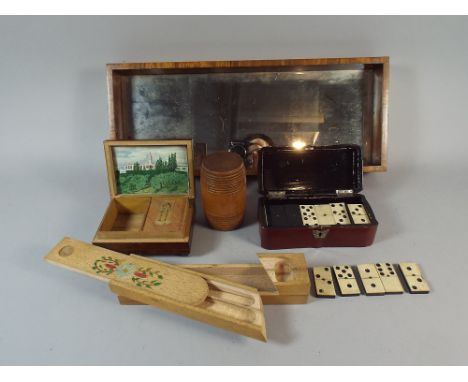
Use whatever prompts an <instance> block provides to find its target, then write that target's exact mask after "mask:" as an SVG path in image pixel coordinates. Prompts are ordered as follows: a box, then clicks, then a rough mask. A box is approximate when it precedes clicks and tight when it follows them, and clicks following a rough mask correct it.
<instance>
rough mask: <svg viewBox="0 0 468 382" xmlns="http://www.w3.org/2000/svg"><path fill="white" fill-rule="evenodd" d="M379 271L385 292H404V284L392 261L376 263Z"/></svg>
mask: <svg viewBox="0 0 468 382" xmlns="http://www.w3.org/2000/svg"><path fill="white" fill-rule="evenodd" d="M375 266H376V268H377V271H378V272H379V277H380V280H381V281H382V284H383V286H384V288H385V293H395V294H397V293H403V292H404V291H405V290H404V289H403V285H401V282H400V279H399V277H398V275H397V273H396V270H395V268H394V267H393V265H392V264H390V263H377V264H375Z"/></svg>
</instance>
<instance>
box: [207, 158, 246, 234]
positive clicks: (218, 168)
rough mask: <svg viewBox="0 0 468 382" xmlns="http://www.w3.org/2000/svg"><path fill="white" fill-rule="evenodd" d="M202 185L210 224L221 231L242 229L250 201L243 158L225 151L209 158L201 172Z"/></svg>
mask: <svg viewBox="0 0 468 382" xmlns="http://www.w3.org/2000/svg"><path fill="white" fill-rule="evenodd" d="M200 185H201V194H202V202H203V210H204V211H205V216H206V219H207V220H208V223H209V224H210V225H211V226H212V227H213V228H214V229H218V230H221V231H229V230H232V229H235V228H237V227H239V225H240V224H241V223H242V220H243V219H244V213H245V206H246V198H247V196H246V178H245V166H244V161H243V160H242V158H241V157H240V156H239V155H238V154H236V153H230V152H225V151H223V152H216V153H213V154H210V155H208V156H206V157H205V159H204V160H203V162H202V165H201V169H200Z"/></svg>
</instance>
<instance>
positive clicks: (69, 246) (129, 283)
mask: <svg viewBox="0 0 468 382" xmlns="http://www.w3.org/2000/svg"><path fill="white" fill-rule="evenodd" d="M45 259H46V260H47V261H49V262H51V263H53V264H56V265H59V266H62V267H64V268H68V269H70V270H74V271H78V272H80V273H84V274H86V275H87V276H91V277H94V278H97V279H100V280H104V281H110V282H119V283H120V284H121V285H125V287H126V288H127V289H131V290H137V291H138V292H139V293H143V294H145V295H147V296H148V297H152V298H157V297H158V296H160V297H167V298H170V299H172V300H175V301H177V302H179V303H183V304H190V305H199V304H201V303H202V302H203V301H205V299H206V297H207V296H208V284H207V283H206V281H205V280H204V279H203V278H202V277H200V276H198V275H197V274H196V273H193V272H187V271H185V270H183V269H181V268H178V267H175V266H172V265H169V264H165V263H162V262H159V261H155V260H153V261H147V260H145V259H143V258H139V257H129V256H126V255H122V254H120V253H117V252H113V251H109V250H107V249H104V248H100V247H96V246H93V245H90V244H86V243H83V242H80V241H77V240H73V239H71V238H65V239H63V240H62V241H61V242H60V243H58V244H57V245H56V246H55V247H54V248H53V249H52V250H51V251H50V252H49V254H48V255H47V256H46V257H45Z"/></svg>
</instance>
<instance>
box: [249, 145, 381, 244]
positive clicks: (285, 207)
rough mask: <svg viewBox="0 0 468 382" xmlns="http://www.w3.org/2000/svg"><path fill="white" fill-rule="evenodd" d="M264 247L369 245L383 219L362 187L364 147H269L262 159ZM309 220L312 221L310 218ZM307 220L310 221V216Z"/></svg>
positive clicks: (261, 232)
mask: <svg viewBox="0 0 468 382" xmlns="http://www.w3.org/2000/svg"><path fill="white" fill-rule="evenodd" d="M258 173H259V176H258V185H259V192H260V193H262V194H263V195H264V196H263V197H261V198H260V199H259V204H258V219H259V223H260V237H261V244H262V247H263V248H266V249H287V248H317V247H364V246H369V245H371V244H372V243H373V241H374V238H375V234H376V231H377V225H378V222H377V220H376V219H375V216H374V213H373V211H372V208H371V206H370V205H369V203H368V202H367V200H366V198H365V197H364V195H361V194H359V192H360V191H362V157H361V149H360V147H359V146H358V145H334V146H315V147H305V148H303V149H300V150H297V149H294V148H291V147H267V148H264V149H262V150H261V151H260V157H259V163H258ZM306 218H307V219H309V220H307V219H306ZM304 219H306V220H304Z"/></svg>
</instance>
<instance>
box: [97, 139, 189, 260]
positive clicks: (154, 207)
mask: <svg viewBox="0 0 468 382" xmlns="http://www.w3.org/2000/svg"><path fill="white" fill-rule="evenodd" d="M104 150H105V154H106V164H107V175H108V180H109V190H110V195H111V201H110V203H109V206H108V208H107V210H106V212H105V214H104V217H103V219H102V221H101V224H100V226H99V228H98V230H97V232H96V235H95V236H94V240H93V244H95V245H99V246H101V247H104V248H108V249H112V250H115V251H119V252H123V253H137V254H144V255H156V254H188V253H189V252H190V241H191V235H192V221H193V216H194V196H195V190H194V187H195V186H194V178H193V153H192V141H191V140H167V141H164V140H163V141H151V140H146V141H105V142H104Z"/></svg>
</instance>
